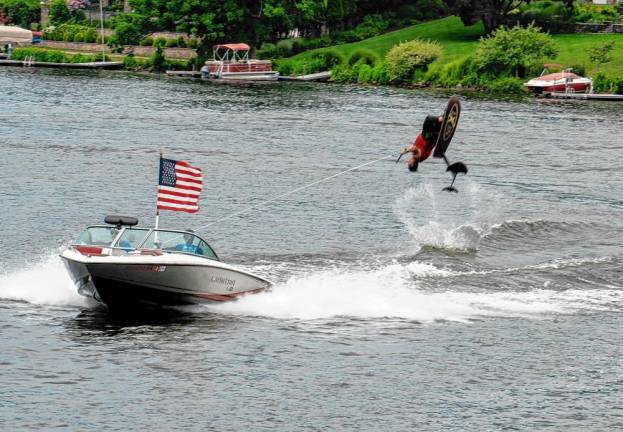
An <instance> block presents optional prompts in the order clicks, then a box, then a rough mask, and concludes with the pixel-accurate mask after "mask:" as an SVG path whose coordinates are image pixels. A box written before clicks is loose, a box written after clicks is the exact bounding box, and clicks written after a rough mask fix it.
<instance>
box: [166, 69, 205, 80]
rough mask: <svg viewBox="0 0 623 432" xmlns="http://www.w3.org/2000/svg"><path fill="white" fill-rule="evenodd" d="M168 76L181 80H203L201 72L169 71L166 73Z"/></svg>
mask: <svg viewBox="0 0 623 432" xmlns="http://www.w3.org/2000/svg"><path fill="white" fill-rule="evenodd" d="M165 73H166V74H167V75H168V76H176V77H181V78H201V72H200V71H175V70H168V71H166V72H165Z"/></svg>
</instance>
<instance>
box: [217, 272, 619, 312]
mask: <svg viewBox="0 0 623 432" xmlns="http://www.w3.org/2000/svg"><path fill="white" fill-rule="evenodd" d="M450 276H456V274H455V273H454V272H452V271H449V270H444V269H438V268H436V267H435V266H432V265H430V264H424V263H420V262H413V263H409V264H398V263H394V264H390V265H387V266H384V267H381V268H378V269H373V270H363V269H362V270H356V269H355V270H353V269H342V270H340V269H332V270H320V271H315V272H310V273H307V274H304V275H298V276H293V277H291V278H290V279H288V280H287V281H286V282H284V283H282V284H278V285H277V286H275V287H274V288H273V289H272V291H270V292H266V293H261V294H254V295H249V296H245V297H242V298H241V299H239V300H238V301H236V302H232V303H227V304H221V305H216V306H211V307H209V309H210V310H211V311H215V312H219V313H225V314H237V315H250V316H265V317H270V318H276V319H297V320H318V319H320V320H322V319H332V318H337V317H353V318H360V319H384V318H388V319H395V318H399V319H405V320H413V321H418V322H433V321H439V320H443V321H458V322H466V321H469V320H472V319H477V318H483V317H526V318H541V317H543V316H551V315H553V314H569V313H574V312H577V311H579V310H612V309H620V308H621V307H623V291H621V290H620V289H597V290H581V289H577V290H566V291H562V292H561V291H555V290H551V289H544V288H542V287H533V288H532V289H530V290H527V291H498V292H467V291H460V290H459V291H456V290H453V291H449V290H448V291H443V292H431V291H427V290H424V289H422V287H421V282H422V279H425V278H445V277H450Z"/></svg>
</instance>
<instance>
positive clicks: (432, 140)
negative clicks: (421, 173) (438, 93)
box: [400, 115, 443, 172]
mask: <svg viewBox="0 0 623 432" xmlns="http://www.w3.org/2000/svg"><path fill="white" fill-rule="evenodd" d="M442 123H443V116H439V117H438V116H430V115H429V116H426V119H425V120H424V125H423V126H422V132H420V133H419V134H418V136H417V137H416V138H415V140H414V141H413V143H411V145H410V146H409V147H407V148H404V149H403V150H402V151H401V152H400V154H401V155H403V154H405V153H411V157H410V158H409V160H408V161H407V167H408V168H409V171H411V172H416V171H417V168H418V165H419V163H420V162H423V161H425V160H426V159H428V158H429V157H430V155H431V153H432V152H433V149H434V148H435V144H437V137H439V132H440V131H441V124H442Z"/></svg>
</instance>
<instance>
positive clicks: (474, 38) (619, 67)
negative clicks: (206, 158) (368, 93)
mask: <svg viewBox="0 0 623 432" xmlns="http://www.w3.org/2000/svg"><path fill="white" fill-rule="evenodd" d="M482 33H483V27H482V24H480V23H479V24H475V25H473V26H470V27H465V26H464V25H463V23H461V20H460V19H459V18H458V17H454V16H452V17H447V18H442V19H439V20H435V21H429V22H426V23H422V24H417V25H414V26H411V27H407V28H403V29H400V30H396V31H393V32H390V33H385V34H383V35H380V36H376V37H373V38H370V39H366V40H363V41H361V42H355V43H349V44H344V45H336V46H333V47H331V48H333V49H336V50H338V51H340V52H341V53H342V54H344V56H345V57H348V56H349V55H350V54H351V53H352V52H353V51H355V50H357V49H359V48H366V49H369V50H372V51H374V52H376V53H377V54H378V55H379V56H381V57H382V56H385V54H386V53H387V51H389V50H390V49H391V47H392V46H394V45H396V44H397V43H399V42H401V41H407V40H411V39H416V38H420V39H431V40H436V41H438V42H439V43H440V44H441V45H442V46H443V48H444V52H443V54H442V56H441V57H440V58H439V59H437V60H436V61H435V62H434V63H433V64H438V65H440V64H446V63H449V62H452V61H454V60H458V59H460V58H464V57H467V56H468V55H469V54H470V53H472V52H473V50H474V49H475V48H476V44H477V42H478V39H479V38H480V37H481V36H482ZM553 37H554V39H555V40H556V42H557V43H558V46H559V47H560V54H559V55H558V57H557V58H555V59H550V60H552V61H554V62H557V63H561V64H563V65H584V66H585V67H586V70H587V72H588V73H594V72H596V66H595V65H593V64H591V63H590V61H589V59H588V55H587V53H586V48H588V47H591V46H594V45H597V44H599V43H601V42H603V41H607V40H615V41H616V42H617V43H616V45H615V48H614V50H613V58H612V61H610V62H609V63H606V64H604V65H602V66H601V67H600V68H599V70H600V71H603V72H606V73H612V74H615V75H620V76H623V34H587V33H583V34H575V33H574V34H557V35H553ZM315 51H319V50H313V51H307V52H304V53H301V54H298V55H297V56H295V57H294V58H302V57H306V56H308V55H310V53H313V52H315Z"/></svg>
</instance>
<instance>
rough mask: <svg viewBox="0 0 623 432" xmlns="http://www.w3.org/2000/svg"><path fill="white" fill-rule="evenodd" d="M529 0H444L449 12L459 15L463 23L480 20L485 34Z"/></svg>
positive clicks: (470, 23)
mask: <svg viewBox="0 0 623 432" xmlns="http://www.w3.org/2000/svg"><path fill="white" fill-rule="evenodd" d="M529 2H530V0H445V4H446V6H447V7H448V10H449V11H450V13H452V14H454V15H458V16H459V17H461V21H463V24H465V25H472V24H474V23H475V22H477V21H478V20H480V19H481V20H482V23H483V25H484V27H485V34H487V35H488V34H491V33H492V32H493V31H494V30H495V29H496V28H498V27H499V26H500V25H502V24H504V21H505V19H506V17H507V16H508V14H509V13H510V12H511V11H512V10H514V9H517V8H519V6H521V5H522V4H523V3H529Z"/></svg>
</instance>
